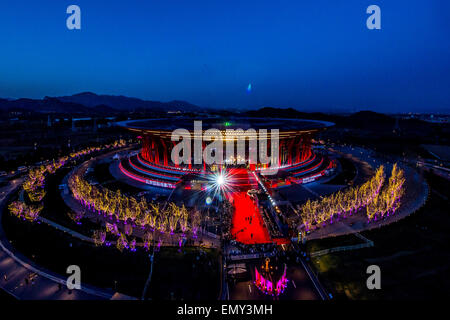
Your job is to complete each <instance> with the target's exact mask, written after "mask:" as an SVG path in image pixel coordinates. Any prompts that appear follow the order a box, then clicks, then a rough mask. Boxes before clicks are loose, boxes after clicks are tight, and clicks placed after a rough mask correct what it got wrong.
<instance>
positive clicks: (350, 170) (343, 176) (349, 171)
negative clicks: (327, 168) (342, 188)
mask: <svg viewBox="0 0 450 320" xmlns="http://www.w3.org/2000/svg"><path fill="white" fill-rule="evenodd" d="M338 161H339V163H340V164H341V168H342V171H341V172H340V173H339V174H338V175H337V176H336V177H334V178H333V179H331V180H330V181H328V182H327V184H338V185H346V184H348V182H349V181H351V180H353V179H354V178H355V176H356V168H355V166H354V164H353V163H352V161H351V160H349V159H347V158H343V157H340V158H339V159H338Z"/></svg>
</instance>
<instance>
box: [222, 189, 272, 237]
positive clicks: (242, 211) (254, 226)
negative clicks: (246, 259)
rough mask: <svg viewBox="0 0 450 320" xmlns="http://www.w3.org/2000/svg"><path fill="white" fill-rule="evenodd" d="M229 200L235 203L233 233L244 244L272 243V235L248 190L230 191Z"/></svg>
mask: <svg viewBox="0 0 450 320" xmlns="http://www.w3.org/2000/svg"><path fill="white" fill-rule="evenodd" d="M228 198H229V200H230V201H231V202H232V203H233V204H234V208H235V213H234V216H233V219H232V227H231V233H232V235H233V236H234V237H235V239H236V240H237V241H239V242H242V243H244V244H256V243H270V242H272V241H271V239H270V235H269V232H268V230H267V229H266V226H265V225H264V221H263V219H262V217H261V215H260V213H259V210H258V208H257V207H256V204H255V203H254V202H253V200H252V199H251V198H250V197H249V196H248V195H247V192H242V191H239V192H230V193H228Z"/></svg>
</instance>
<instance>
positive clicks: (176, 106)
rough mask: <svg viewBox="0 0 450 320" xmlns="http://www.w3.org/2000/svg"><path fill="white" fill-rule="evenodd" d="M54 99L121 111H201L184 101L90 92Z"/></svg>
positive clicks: (199, 108)
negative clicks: (144, 98) (161, 100)
mask: <svg viewBox="0 0 450 320" xmlns="http://www.w3.org/2000/svg"><path fill="white" fill-rule="evenodd" d="M56 99H58V100H61V101H64V102H74V103H79V104H82V105H84V106H87V107H95V106H98V105H105V106H109V107H111V108H113V109H116V110H121V111H135V110H140V109H147V110H148V109H150V110H153V111H176V110H180V111H187V112H190V111H201V110H202V109H205V108H201V107H199V106H196V105H193V104H191V103H189V102H185V101H170V102H160V101H149V100H142V99H138V98H130V97H126V96H113V95H98V94H95V93H92V92H82V93H78V94H74V95H72V96H63V97H56Z"/></svg>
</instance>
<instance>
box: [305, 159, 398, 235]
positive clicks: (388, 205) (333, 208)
mask: <svg viewBox="0 0 450 320" xmlns="http://www.w3.org/2000/svg"><path fill="white" fill-rule="evenodd" d="M404 182H405V180H404V178H403V170H401V169H399V168H398V167H397V165H396V164H395V165H394V166H393V169H392V173H391V178H390V179H389V183H388V184H387V186H385V187H384V188H383V185H384V183H385V173H384V167H383V166H380V167H378V168H377V170H376V172H375V175H374V176H373V177H372V178H371V179H370V180H368V181H367V182H365V183H364V184H362V185H361V186H356V187H352V188H348V189H347V190H345V191H343V192H341V191H339V192H337V193H334V194H332V195H330V196H327V197H323V198H321V199H319V200H314V201H311V200H308V201H307V202H306V203H305V204H303V205H302V206H299V207H298V209H299V210H300V216H301V219H302V221H303V224H304V226H305V229H306V230H307V231H308V230H311V229H312V228H316V227H319V226H320V225H321V224H324V223H326V222H330V223H332V222H333V219H335V218H340V217H344V218H345V217H347V216H349V215H352V214H353V213H356V212H358V211H359V210H361V209H363V208H365V209H366V213H367V216H368V219H369V221H371V220H373V219H376V218H377V217H384V216H385V215H386V214H389V213H391V212H394V211H395V210H396V209H397V208H398V206H399V204H400V198H401V196H402V195H403V184H404Z"/></svg>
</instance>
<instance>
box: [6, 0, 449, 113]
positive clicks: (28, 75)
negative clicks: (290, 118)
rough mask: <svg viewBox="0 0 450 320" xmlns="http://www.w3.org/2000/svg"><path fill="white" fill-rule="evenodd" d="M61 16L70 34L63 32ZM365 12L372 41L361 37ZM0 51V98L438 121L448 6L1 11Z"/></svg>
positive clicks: (167, 3)
mask: <svg viewBox="0 0 450 320" xmlns="http://www.w3.org/2000/svg"><path fill="white" fill-rule="evenodd" d="M71 4H76V5H79V6H80V8H81V17H82V18H81V26H82V29H81V30H68V29H67V28H66V18H67V17H68V14H66V8H67V6H69V5H71ZM371 4H376V5H378V6H380V8H381V28H382V29H381V30H368V29H367V28H366V19H367V17H368V16H369V15H368V14H366V8H367V7H368V6H369V5H371ZM0 44H1V47H0V97H4V98H6V97H10V98H19V97H29V98H42V97H44V96H59V95H70V94H74V93H78V92H82V91H91V92H95V93H98V94H114V95H127V96H133V97H138V98H142V99H148V100H161V101H169V100H174V99H178V100H186V101H189V102H191V103H195V104H198V105H201V106H206V107H218V108H248V107H260V106H273V107H293V108H297V109H300V110H306V111H326V112H330V111H357V110H362V109H371V110H375V111H380V112H410V111H412V112H415V111H444V112H445V111H447V112H450V1H448V0H409V1H398V0H388V1H382V0H370V1H364V0H359V1H356V0H345V1H344V0H342V1H336V0H333V1H325V0H315V1H311V0H292V1H279V0H277V1H274V0H271V1H265V0H259V1H249V0H240V1H232V0H206V1H196V0H191V1H187V0H177V1H175V0H146V1H144V0H142V1H137V0H128V1H96V0H85V1H83V0H73V1H61V0H58V1H55V0H39V1H31V0H28V1H2V2H1V3H0ZM249 84H251V91H249V90H248V88H249Z"/></svg>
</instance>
